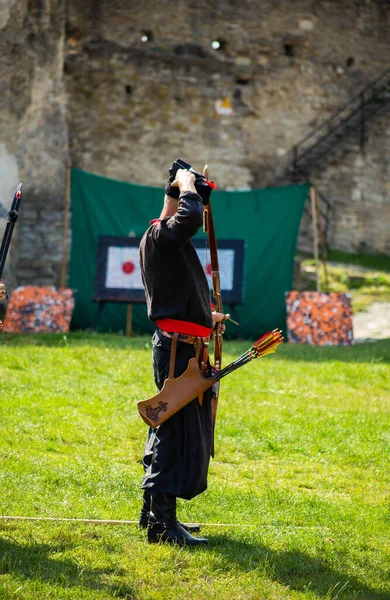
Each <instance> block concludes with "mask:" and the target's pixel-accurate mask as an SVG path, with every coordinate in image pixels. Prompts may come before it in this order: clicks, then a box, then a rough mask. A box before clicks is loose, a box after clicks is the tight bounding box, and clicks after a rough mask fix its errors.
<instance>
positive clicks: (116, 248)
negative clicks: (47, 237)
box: [93, 236, 244, 336]
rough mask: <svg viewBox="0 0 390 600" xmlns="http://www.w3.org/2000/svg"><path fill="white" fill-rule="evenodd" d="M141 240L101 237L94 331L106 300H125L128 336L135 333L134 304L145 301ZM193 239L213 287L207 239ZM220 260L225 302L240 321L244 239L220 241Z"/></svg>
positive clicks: (98, 253)
mask: <svg viewBox="0 0 390 600" xmlns="http://www.w3.org/2000/svg"><path fill="white" fill-rule="evenodd" d="M140 242H141V238H135V237H118V236H100V237H99V238H98V246H97V260H96V276H95V286H94V295H93V301H94V302H98V304H99V307H98V310H97V311H96V314H95V317H94V322H93V329H94V330H96V329H97V327H98V325H99V322H100V317H101V314H102V311H103V309H104V306H105V305H106V303H107V302H121V303H126V304H127V317H126V335H127V336H131V334H132V305H133V304H134V303H145V292H144V287H143V283H142V278H141V268H140V261H139V245H140ZM191 242H192V244H193V245H194V247H195V249H196V251H197V254H198V256H199V259H200V262H201V263H202V265H203V269H204V272H205V274H206V277H207V280H208V283H209V287H210V289H212V280H211V265H210V253H209V252H208V251H207V250H206V248H205V243H204V240H202V239H197V238H193V239H192V240H191ZM218 260H219V270H220V278H221V290H222V297H223V301H224V304H225V305H229V306H230V307H231V313H232V316H233V318H234V319H235V320H239V319H238V316H237V309H236V307H237V305H239V304H242V302H243V287H244V286H243V281H244V240H219V241H218ZM238 335H239V331H238Z"/></svg>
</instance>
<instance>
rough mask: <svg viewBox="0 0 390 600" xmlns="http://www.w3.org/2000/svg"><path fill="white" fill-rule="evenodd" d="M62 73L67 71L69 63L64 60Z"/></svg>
mask: <svg viewBox="0 0 390 600" xmlns="http://www.w3.org/2000/svg"><path fill="white" fill-rule="evenodd" d="M64 73H69V65H68V63H67V62H64Z"/></svg>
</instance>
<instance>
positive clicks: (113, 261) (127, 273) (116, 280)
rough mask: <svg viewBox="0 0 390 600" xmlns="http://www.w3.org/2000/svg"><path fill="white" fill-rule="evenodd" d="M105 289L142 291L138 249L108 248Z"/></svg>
mask: <svg viewBox="0 0 390 600" xmlns="http://www.w3.org/2000/svg"><path fill="white" fill-rule="evenodd" d="M106 288H116V289H117V288H120V289H124V290H132V289H142V288H143V284H142V279H141V269H140V264H139V249H138V248H129V247H128V248H126V247H120V246H110V247H109V248H108V253H107V271H106Z"/></svg>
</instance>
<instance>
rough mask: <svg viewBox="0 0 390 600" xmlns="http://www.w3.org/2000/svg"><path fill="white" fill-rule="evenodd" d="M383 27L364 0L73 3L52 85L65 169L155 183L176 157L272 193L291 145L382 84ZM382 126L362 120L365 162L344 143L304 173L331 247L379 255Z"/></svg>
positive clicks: (380, 8)
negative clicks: (62, 129) (63, 103)
mask: <svg viewBox="0 0 390 600" xmlns="http://www.w3.org/2000/svg"><path fill="white" fill-rule="evenodd" d="M389 17H390V10H388V9H387V8H386V6H384V5H382V4H381V3H379V2H376V1H374V0H373V1H369V0H366V1H359V2H356V1H354V0H353V1H351V0H346V1H344V2H342V3H340V2H320V3H313V2H312V1H309V0H301V1H300V2H294V3H291V2H275V1H262V2H260V1H246V2H241V3H237V2H235V1H223V2H213V3H210V2H206V1H197V2H195V1H186V2H180V3H179V5H178V6H177V7H175V9H174V10H171V7H170V5H169V4H168V3H166V2H159V3H155V2H150V1H144V2H142V3H137V4H133V5H132V6H131V7H130V8H129V6H128V5H127V4H126V3H123V2H120V1H119V0H112V1H110V2H108V1H107V0H102V1H101V2H99V3H95V4H94V10H93V11H91V9H90V8H87V7H86V4H85V3H84V2H81V1H78V0H72V1H71V2H70V3H69V5H68V31H67V50H68V53H67V58H66V75H65V79H66V87H67V92H68V97H69V127H70V147H71V154H72V160H73V164H74V165H75V166H78V167H80V168H82V169H86V170H88V171H92V172H95V173H100V174H102V175H106V176H107V177H113V178H116V179H122V180H127V181H134V182H136V183H148V184H151V185H161V184H162V182H163V181H164V179H165V177H166V168H167V164H168V163H169V162H170V161H171V160H172V159H173V158H175V157H176V156H181V157H184V158H186V159H188V160H190V161H192V162H193V164H195V165H196V166H197V167H198V168H201V166H202V165H203V163H205V162H207V163H208V164H209V165H210V172H211V174H212V176H213V177H214V178H215V180H216V182H217V183H218V184H219V185H220V186H221V187H224V188H227V189H249V188H250V187H265V186H269V185H275V184H276V183H278V182H280V174H281V170H283V168H284V165H286V164H288V161H289V160H291V154H290V150H291V148H292V146H293V145H294V144H295V143H297V142H298V141H299V140H300V139H301V138H302V137H303V136H304V135H305V134H306V133H307V132H308V131H310V129H312V128H314V127H316V126H317V125H318V124H320V123H321V122H322V121H323V120H324V119H326V118H328V117H330V116H331V115H332V114H333V113H334V111H335V110H337V109H338V107H339V106H340V105H342V104H343V103H345V102H347V101H348V100H349V98H350V97H351V95H355V94H356V93H358V92H359V91H360V89H361V88H362V87H364V86H365V85H366V84H367V83H368V82H369V81H371V80H372V79H374V78H376V77H377V76H379V75H380V74H381V73H382V71H383V70H384V68H385V66H386V65H385V63H384V60H383V57H384V56H386V55H387V56H388V55H389V49H390V41H389V36H388V30H389ZM142 38H144V39H146V38H147V39H146V41H144V42H143V41H142ZM213 41H219V42H220V48H219V49H217V50H215V49H213V48H212V42H213ZM389 128H390V117H389V115H387V116H384V117H383V118H382V119H381V120H380V121H378V122H377V123H376V124H375V123H370V124H369V126H368V128H367V144H366V149H365V152H364V153H362V152H361V151H360V148H359V144H358V140H354V139H347V140H345V142H343V145H342V148H341V152H340V151H339V152H338V154H337V158H334V157H333V158H332V156H331V157H330V163H329V167H328V168H324V166H322V169H321V171H320V172H319V173H313V176H314V177H315V179H316V181H317V183H318V185H319V187H320V189H322V191H323V193H325V194H326V196H327V197H329V200H330V202H331V203H332V207H333V209H332V213H331V216H332V221H331V225H330V229H329V241H330V244H331V245H332V246H335V247H337V248H342V249H345V250H349V251H367V252H386V253H388V252H389V236H388V234H386V232H385V231H384V230H383V217H384V215H385V214H388V211H389V207H390V198H389V193H388V187H387V183H386V181H388V179H389V178H388V175H389V159H390V141H389V135H388V132H389ZM362 165H364V167H363V166H362ZM374 198H376V201H375V206H373V204H372V202H373V199H374ZM379 229H380V230H381V233H380V235H378V230H379ZM307 232H309V236H307V235H305V233H307ZM308 243H309V244H310V227H309V224H308V222H307V221H306V220H304V221H303V229H302V235H301V245H302V246H303V247H307V246H308Z"/></svg>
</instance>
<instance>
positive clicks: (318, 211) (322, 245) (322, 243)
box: [314, 186, 329, 292]
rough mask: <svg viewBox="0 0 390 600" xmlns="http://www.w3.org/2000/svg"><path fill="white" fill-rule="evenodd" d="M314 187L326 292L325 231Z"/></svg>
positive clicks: (326, 259) (327, 286) (327, 284)
mask: <svg viewBox="0 0 390 600" xmlns="http://www.w3.org/2000/svg"><path fill="white" fill-rule="evenodd" d="M314 189H315V197H316V208H317V215H318V223H319V229H320V240H321V260H322V264H323V267H324V276H325V291H326V292H328V291H329V280H328V256H327V253H326V243H325V233H324V221H323V218H322V214H321V207H320V199H319V197H318V191H317V188H316V187H315V186H314Z"/></svg>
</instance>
